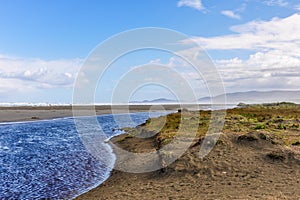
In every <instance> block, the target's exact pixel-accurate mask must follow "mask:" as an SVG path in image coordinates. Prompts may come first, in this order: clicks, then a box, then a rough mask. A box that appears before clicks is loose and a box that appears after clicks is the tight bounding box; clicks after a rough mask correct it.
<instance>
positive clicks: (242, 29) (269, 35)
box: [193, 14, 300, 55]
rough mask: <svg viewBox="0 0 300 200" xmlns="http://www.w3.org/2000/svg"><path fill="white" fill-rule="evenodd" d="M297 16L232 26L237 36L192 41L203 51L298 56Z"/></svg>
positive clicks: (299, 47)
mask: <svg viewBox="0 0 300 200" xmlns="http://www.w3.org/2000/svg"><path fill="white" fill-rule="evenodd" d="M299 21H300V14H294V15H292V16H289V17H287V18H282V19H281V18H273V19H272V20H270V21H252V22H249V23H246V24H242V25H238V26H233V27H231V30H232V31H234V32H236V34H231V35H223V36H218V37H211V38H204V37H195V38H193V39H194V40H195V41H196V42H198V43H199V44H200V46H201V47H203V48H204V49H221V50H231V49H246V50H256V51H269V50H281V51H283V52H287V53H289V54H294V55H299V52H300V34H299V33H300V23H299Z"/></svg>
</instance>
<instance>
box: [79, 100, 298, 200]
mask: <svg viewBox="0 0 300 200" xmlns="http://www.w3.org/2000/svg"><path fill="white" fill-rule="evenodd" d="M285 106H286V105H284V106H283V108H279V109H277V108H276V106H275V108H273V107H270V108H264V107H260V106H257V107H254V108H235V109H230V110H228V112H227V116H226V121H225V126H224V130H223V132H222V133H221V135H220V138H219V140H218V142H217V145H216V146H215V147H214V149H213V150H212V151H211V152H210V153H209V154H208V156H206V157H205V158H203V159H201V158H199V149H200V147H201V142H203V141H204V140H203V137H202V136H201V137H199V139H196V140H194V142H193V143H192V144H191V146H190V147H189V148H188V149H187V150H186V152H185V153H184V154H183V155H182V156H181V157H180V158H178V159H177V160H176V161H175V162H174V163H172V164H170V165H169V166H167V167H165V168H163V170H156V171H153V172H145V173H128V172H123V171H119V170H116V169H113V170H112V171H111V173H110V176H109V178H108V179H107V180H106V181H105V182H103V183H102V184H101V185H99V186H98V187H96V188H94V189H92V190H90V191H88V192H86V193H84V194H82V195H80V196H79V197H77V198H76V199H77V200H80V199H125V200H127V199H128V200H129V199H130V200H131V199H270V200H271V199H299V198H300V193H299V190H298V188H299V187H300V181H299V177H300V146H298V145H297V144H298V143H297V142H295V141H299V138H300V130H299V123H300V121H299V120H298V119H297V118H295V116H298V114H300V109H299V106H297V107H296V108H292V109H290V108H289V107H288V106H289V105H287V106H286V107H285ZM291 111H293V114H292V116H291V115H290V113H292V112H291ZM207 114H209V111H207V112H206V111H205V112H204V116H203V117H202V118H201V119H203V120H204V119H206V118H207V116H208V115H207ZM176 115H179V113H173V114H170V119H176V117H174V116H176ZM189 115H190V114H189V112H187V116H189ZM288 117H289V119H287V118H288ZM193 118H195V116H192V117H191V119H193ZM246 119H247V120H248V121H243V120H246ZM254 119H255V120H259V121H257V122H255V123H254V122H253V120H254ZM149 121H151V122H152V120H149ZM249 121H250V122H251V123H250V124H249ZM151 122H150V123H151ZM271 122H272V123H271ZM201 123H204V121H201ZM264 123H265V124H264ZM287 123H293V124H287ZM241 124H242V125H241ZM262 124H263V125H265V126H267V127H263V126H261V125H262ZM281 124H284V127H286V128H284V129H283V128H282V129H281V128H280V127H281ZM240 125H241V126H240ZM148 126H149V124H148V122H147V123H145V124H143V125H140V126H138V127H136V128H134V129H129V130H127V131H126V133H125V134H122V135H118V136H116V137H113V138H111V140H110V142H112V143H113V144H114V145H117V146H118V147H121V148H122V149H124V150H127V151H131V152H135V153H137V152H145V151H146V152H147V151H149V152H150V151H153V150H155V149H156V150H157V149H159V147H161V146H160V145H161V144H162V141H165V140H164V139H161V138H163V137H165V138H168V136H167V135H165V136H164V135H162V134H160V133H159V134H158V135H156V136H153V137H150V138H140V137H134V135H135V134H134V132H138V133H140V132H142V133H145V132H147V130H148V128H149V127H148ZM295 127H296V128H295ZM143 130H144V131H143ZM167 133H168V132H167ZM281 134H285V135H283V136H282V137H281ZM295 144H296V145H295ZM114 153H115V154H116V157H117V159H119V157H120V156H119V154H118V151H117V150H116V149H114ZM122 162H129V163H130V162H131V163H132V162H134V161H133V160H130V158H128V160H122Z"/></svg>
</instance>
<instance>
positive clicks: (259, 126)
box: [254, 124, 266, 130]
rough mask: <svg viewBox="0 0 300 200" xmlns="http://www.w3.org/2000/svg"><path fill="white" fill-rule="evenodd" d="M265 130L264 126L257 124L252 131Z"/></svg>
mask: <svg viewBox="0 0 300 200" xmlns="http://www.w3.org/2000/svg"><path fill="white" fill-rule="evenodd" d="M265 128H266V126H265V125H264V124H257V125H256V126H255V128H254V129H256V130H258V129H265Z"/></svg>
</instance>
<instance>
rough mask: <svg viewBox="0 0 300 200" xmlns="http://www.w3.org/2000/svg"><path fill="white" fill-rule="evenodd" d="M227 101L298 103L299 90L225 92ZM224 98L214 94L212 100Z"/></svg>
mask: <svg viewBox="0 0 300 200" xmlns="http://www.w3.org/2000/svg"><path fill="white" fill-rule="evenodd" d="M226 98H227V103H232V104H237V103H240V102H243V103H270V102H282V101H286V102H294V103H300V91H279V90H276V91H249V92H235V93H228V94H226ZM222 99H224V94H223V95H219V96H216V97H215V98H214V100H215V101H216V103H218V102H221V101H222ZM210 101H211V98H210V97H204V98H200V99H199V103H209V102H210Z"/></svg>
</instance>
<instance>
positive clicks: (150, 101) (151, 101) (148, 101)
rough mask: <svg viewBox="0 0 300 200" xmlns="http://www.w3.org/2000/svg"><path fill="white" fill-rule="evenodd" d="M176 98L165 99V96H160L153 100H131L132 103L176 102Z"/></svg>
mask: <svg viewBox="0 0 300 200" xmlns="http://www.w3.org/2000/svg"><path fill="white" fill-rule="evenodd" d="M176 102H177V101H176V100H172V99H165V98H159V99H153V100H144V101H131V102H130V103H146V104H150V103H176Z"/></svg>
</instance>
